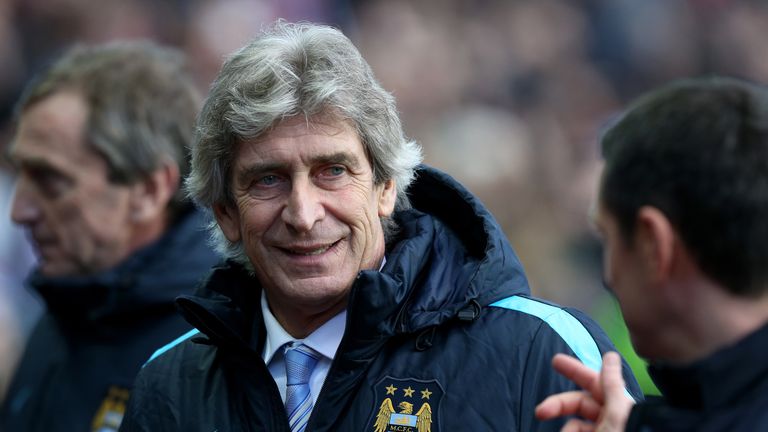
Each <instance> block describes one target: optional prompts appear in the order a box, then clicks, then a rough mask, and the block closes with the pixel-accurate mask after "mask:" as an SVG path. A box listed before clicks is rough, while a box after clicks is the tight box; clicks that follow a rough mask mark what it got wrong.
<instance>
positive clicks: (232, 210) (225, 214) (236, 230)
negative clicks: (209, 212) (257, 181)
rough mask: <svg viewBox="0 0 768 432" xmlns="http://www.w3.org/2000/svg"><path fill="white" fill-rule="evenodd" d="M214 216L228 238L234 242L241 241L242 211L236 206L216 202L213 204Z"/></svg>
mask: <svg viewBox="0 0 768 432" xmlns="http://www.w3.org/2000/svg"><path fill="white" fill-rule="evenodd" d="M213 216H214V217H215V218H216V223H218V224H219V228H221V231H222V232H223V233H224V237H226V238H227V240H229V241H230V242H232V243H237V242H239V241H240V213H239V212H238V210H237V208H236V207H234V206H230V205H227V204H224V203H216V204H214V205H213Z"/></svg>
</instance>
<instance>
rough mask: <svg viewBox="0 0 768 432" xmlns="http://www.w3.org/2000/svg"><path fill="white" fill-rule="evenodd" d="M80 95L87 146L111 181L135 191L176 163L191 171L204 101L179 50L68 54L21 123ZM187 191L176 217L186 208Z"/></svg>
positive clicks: (179, 195) (33, 87) (146, 46)
mask: <svg viewBox="0 0 768 432" xmlns="http://www.w3.org/2000/svg"><path fill="white" fill-rule="evenodd" d="M70 90H71V91H75V92H77V93H78V94H79V95H81V96H82V97H83V98H84V100H85V102H86V104H87V106H88V109H89V114H88V120H87V123H86V126H85V131H84V133H85V140H86V145H89V146H91V148H93V149H94V150H95V151H96V152H97V153H99V154H101V155H102V156H103V157H104V159H105V160H106V162H107V165H108V167H109V174H108V175H109V180H110V181H112V182H114V183H118V184H133V183H136V182H138V181H140V180H142V179H144V178H146V177H148V176H149V175H151V174H152V172H154V171H155V170H157V169H158V168H160V167H161V166H162V164H163V163H167V162H169V161H172V162H174V163H175V164H176V165H177V166H178V168H179V173H180V175H181V176H182V177H184V176H186V174H187V173H188V172H189V150H188V149H189V147H190V143H191V142H192V137H193V134H194V125H195V117H196V115H197V112H198V110H199V107H200V104H201V102H202V96H201V95H200V92H199V91H198V89H197V87H196V86H195V83H194V80H193V79H192V76H191V74H190V72H189V71H188V69H187V65H186V62H185V59H184V56H183V55H182V54H181V53H180V52H179V51H177V50H174V49H171V48H164V47H160V46H157V45H155V44H153V43H150V42H145V41H132V42H128V41H120V42H111V43H108V44H103V45H95V46H86V45H77V46H74V47H72V48H70V49H69V50H68V51H67V52H65V53H64V54H63V55H62V57H61V58H59V59H58V60H57V61H56V62H55V63H54V64H53V65H52V66H51V67H50V68H49V69H48V70H46V71H45V72H44V73H43V74H42V75H40V76H39V77H37V78H36V79H35V80H34V81H33V82H32V83H31V84H30V85H29V86H28V87H27V89H26V90H25V92H24V94H23V95H22V97H21V99H20V100H19V102H18V104H17V107H16V117H17V118H18V117H20V116H21V114H22V113H23V112H24V111H25V110H26V109H27V108H29V107H30V106H31V105H34V104H35V103H37V102H39V101H41V100H43V99H45V98H47V97H49V96H51V95H52V94H54V93H56V92H59V91H70ZM188 205H189V201H188V199H187V197H186V196H185V194H184V191H183V189H182V188H179V190H178V191H177V192H176V193H175V195H174V196H173V197H172V199H171V201H170V202H169V209H170V211H171V215H173V214H175V213H176V212H178V211H180V209H181V208H183V207H184V206H188Z"/></svg>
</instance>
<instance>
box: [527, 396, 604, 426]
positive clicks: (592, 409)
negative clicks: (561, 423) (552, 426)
mask: <svg viewBox="0 0 768 432" xmlns="http://www.w3.org/2000/svg"><path fill="white" fill-rule="evenodd" d="M600 410H601V406H600V404H599V403H597V401H595V400H594V399H593V398H592V397H590V396H589V394H588V393H586V392H582V391H570V392H564V393H558V394H555V395H552V396H549V397H548V398H546V399H544V400H543V401H542V402H541V403H540V404H539V405H537V406H536V411H535V414H536V418H538V419H539V420H550V419H553V418H557V417H563V416H567V415H578V416H580V417H583V418H585V419H588V420H593V421H594V420H597V418H598V417H599V416H600Z"/></svg>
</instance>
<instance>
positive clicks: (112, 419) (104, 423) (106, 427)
mask: <svg viewBox="0 0 768 432" xmlns="http://www.w3.org/2000/svg"><path fill="white" fill-rule="evenodd" d="M129 394H130V392H129V391H128V389H126V388H122V387H118V386H112V387H110V388H109V392H108V393H107V397H105V398H104V400H103V401H102V402H101V406H100V407H99V411H98V412H97V413H96V416H95V417H94V418H93V423H92V424H91V431H93V432H116V431H117V430H118V429H119V428H120V423H121V422H122V421H123V415H124V414H125V408H126V405H127V403H128V396H129Z"/></svg>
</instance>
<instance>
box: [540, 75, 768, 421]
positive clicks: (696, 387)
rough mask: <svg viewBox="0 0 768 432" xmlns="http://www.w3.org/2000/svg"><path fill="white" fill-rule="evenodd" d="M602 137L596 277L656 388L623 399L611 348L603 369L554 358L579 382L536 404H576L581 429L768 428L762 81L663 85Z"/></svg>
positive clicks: (767, 208) (767, 107)
mask: <svg viewBox="0 0 768 432" xmlns="http://www.w3.org/2000/svg"><path fill="white" fill-rule="evenodd" d="M602 144H603V149H604V155H605V170H604V172H603V177H602V183H601V187H600V198H599V202H598V205H597V208H596V214H595V222H596V225H597V227H598V229H599V231H600V232H601V233H602V236H603V238H604V242H605V279H606V282H607V283H608V285H609V286H610V288H611V289H612V291H613V292H614V293H615V294H616V297H617V298H618V300H619V303H620V304H621V309H622V312H623V314H624V319H625V320H626V322H627V326H628V327H629V331H630V334H631V336H632V342H633V344H634V346H635V348H636V349H637V352H638V353H639V354H640V355H642V356H644V357H645V358H647V359H648V360H649V361H650V364H651V366H650V368H649V372H650V374H651V377H652V378H653V380H654V382H655V383H656V385H657V386H658V387H659V389H660V390H661V392H662V393H663V395H664V398H662V399H650V400H648V401H646V402H644V403H639V404H636V405H634V406H633V402H632V401H631V400H629V399H627V398H626V397H625V396H624V394H623V391H622V387H623V385H622V384H623V383H622V379H621V375H620V374H619V369H618V367H617V366H618V363H617V358H616V357H615V356H614V355H613V354H611V355H610V356H609V357H608V358H607V359H606V360H605V362H604V363H605V364H606V366H608V367H606V368H605V369H604V370H603V372H602V373H601V374H597V373H596V372H594V371H591V370H589V369H588V368H586V367H584V366H583V365H582V364H581V363H579V362H578V361H576V360H575V359H573V358H569V357H567V356H562V355H561V356H557V357H556V358H555V360H554V364H555V367H556V368H557V369H558V370H560V371H561V372H562V373H564V374H565V375H566V376H568V377H570V378H571V379H573V380H574V381H575V382H576V383H578V384H579V385H580V386H581V387H582V388H584V389H585V390H584V391H583V392H570V393H564V394H559V395H556V396H552V397H551V398H549V399H547V400H546V401H545V402H544V403H542V404H541V405H540V406H539V407H538V411H537V414H538V415H539V417H540V418H543V419H549V418H553V417H557V416H562V415H569V414H578V415H580V416H581V417H582V418H583V419H573V420H571V421H570V422H571V424H570V426H571V427H573V429H571V430H581V431H590V430H599V431H604V432H610V431H621V430H624V429H625V428H626V430H630V431H649V432H650V431H694V430H695V431H713V432H714V431H745V432H746V431H758V430H760V431H762V430H768V361H766V359H767V358H768V223H766V221H768V89H766V88H765V87H762V86H758V85H755V84H751V83H747V82H742V81H737V80H733V79H724V78H712V79H696V80H688V81H683V82H679V83H675V84H673V85H670V86H668V87H665V88H663V89H661V90H658V91H656V92H653V93H651V94H649V95H647V96H645V97H643V98H642V99H640V100H639V101H638V102H637V103H636V104H635V105H634V106H632V107H631V108H630V110H629V111H628V112H627V113H626V115H624V117H623V118H622V119H621V120H620V121H619V122H618V124H616V125H615V126H614V127H613V128H611V129H610V130H609V131H608V133H607V134H606V135H605V137H604V138H603V142H602Z"/></svg>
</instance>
